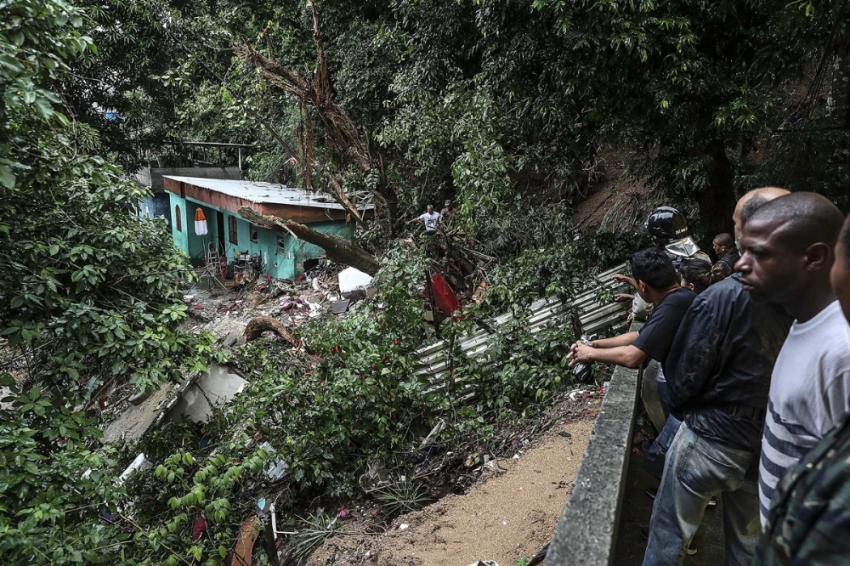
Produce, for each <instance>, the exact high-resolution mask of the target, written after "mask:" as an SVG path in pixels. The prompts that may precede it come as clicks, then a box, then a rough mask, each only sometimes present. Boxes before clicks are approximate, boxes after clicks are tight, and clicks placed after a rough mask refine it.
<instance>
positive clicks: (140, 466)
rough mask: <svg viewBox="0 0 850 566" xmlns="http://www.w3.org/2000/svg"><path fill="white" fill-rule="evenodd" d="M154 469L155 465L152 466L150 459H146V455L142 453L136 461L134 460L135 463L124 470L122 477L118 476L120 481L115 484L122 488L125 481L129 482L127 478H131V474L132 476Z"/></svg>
mask: <svg viewBox="0 0 850 566" xmlns="http://www.w3.org/2000/svg"><path fill="white" fill-rule="evenodd" d="M152 467H153V464H151V463H150V462H149V461H148V459H147V458H145V455H144V453H141V454H139V455H138V456H136V459H135V460H133V462H132V463H131V464H130V465H129V466H127V469H126V470H124V472H123V473H122V474H121V475H120V476H118V481H117V482H115V483H116V485H119V486H120V485H121V484H123V483H124V482H125V481H127V478H129V477H130V474H132V473H133V472H135V471H136V470H147V469H149V468H152Z"/></svg>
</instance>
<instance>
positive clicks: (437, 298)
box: [431, 273, 460, 316]
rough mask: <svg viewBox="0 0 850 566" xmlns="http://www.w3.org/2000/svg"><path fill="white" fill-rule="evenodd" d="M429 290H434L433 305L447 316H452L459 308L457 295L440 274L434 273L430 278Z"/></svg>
mask: <svg viewBox="0 0 850 566" xmlns="http://www.w3.org/2000/svg"><path fill="white" fill-rule="evenodd" d="M431 288H433V289H434V304H435V305H436V306H437V308H438V309H440V310H441V311H443V312H444V313H446V314H447V315H448V316H452V313H454V312H455V311H456V310H458V309H459V308H460V303H459V302H458V300H457V295H455V292H454V291H453V290H452V288H451V286H450V285H449V283H448V281H446V278H445V277H443V276H442V275H441V274H439V273H435V274H434V275H432V276H431Z"/></svg>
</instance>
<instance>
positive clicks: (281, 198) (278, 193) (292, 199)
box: [164, 175, 374, 210]
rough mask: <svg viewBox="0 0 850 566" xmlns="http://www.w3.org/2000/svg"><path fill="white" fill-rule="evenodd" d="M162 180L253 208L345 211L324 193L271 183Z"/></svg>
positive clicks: (367, 207)
mask: <svg viewBox="0 0 850 566" xmlns="http://www.w3.org/2000/svg"><path fill="white" fill-rule="evenodd" d="M164 178H165V179H173V180H175V181H178V182H181V183H186V184H188V185H194V186H196V187H201V188H204V189H208V190H211V191H215V192H218V193H222V194H225V195H228V196H232V197H237V198H241V199H244V200H247V201H249V202H253V203H257V204H260V203H263V204H285V205H289V206H304V207H309V208H325V209H335V210H345V209H344V208H343V206H342V205H341V204H339V203H337V202H336V201H335V200H334V199H333V197H332V196H331V195H329V194H327V193H320V192H308V191H307V190H306V189H295V188H292V187H285V186H283V185H278V184H275V183H261V182H257V181H244V180H242V181H237V180H230V179H203V178H200V177H178V176H174V175H165V176H164ZM357 208H358V209H359V210H371V209H372V208H374V205H372V204H360V205H358V206H357Z"/></svg>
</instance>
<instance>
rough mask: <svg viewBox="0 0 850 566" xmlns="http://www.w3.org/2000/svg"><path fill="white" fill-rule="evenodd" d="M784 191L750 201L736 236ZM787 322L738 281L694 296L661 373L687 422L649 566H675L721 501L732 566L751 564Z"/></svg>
mask: <svg viewBox="0 0 850 566" xmlns="http://www.w3.org/2000/svg"><path fill="white" fill-rule="evenodd" d="M786 194H787V191H783V190H781V189H774V188H772V187H771V188H767V189H759V190H756V191H752V192H750V193H747V194H746V195H744V197H742V198H741V200H740V201H738V206H737V207H736V209H735V217H734V220H735V224H736V227H735V232H736V234H739V233H742V232H743V227H744V226H745V225H746V223H747V222H748V220H749V218H750V217H751V216H752V215H753V214H754V213H755V211H756V210H758V208H759V206H764V205H765V204H766V203H767V202H769V201H771V200H773V199H776V198H780V199H781V198H783V197H784V196H785V195H786ZM790 326H791V317H790V316H789V315H788V313H786V312H785V310H784V309H782V308H781V307H779V306H776V305H772V304H770V303H768V302H767V301H765V300H764V299H761V298H758V297H756V296H754V295H751V294H750V293H748V292H747V291H746V289H745V288H744V287H743V285H742V284H741V281H740V276H739V275H737V274H736V275H733V276H732V277H729V278H727V279H724V280H723V281H721V282H719V283H715V284H714V285H712V286H711V287H709V288H708V289H706V290H705V291H703V292H702V293H701V294H700V295H698V296H697V297H696V299H695V300H694V302H693V303H692V305H691V307H690V309H688V312H687V313H685V316H684V318H683V319H682V322H681V324H680V326H679V330H678V332H677V335H676V338H675V339H674V341H673V344H672V346H671V348H670V353H669V354H668V357H667V365H666V366H665V373H667V383H668V387H669V390H670V404H671V406H672V412H673V413H674V414H676V415H678V416H679V417H681V419H682V421H683V422H682V424H681V426H680V427H679V430H678V431H677V432H676V436H675V437H674V438H673V442H672V443H671V445H670V448H669V450H668V452H667V454H666V457H665V463H664V474H663V477H662V479H661V485H660V486H659V488H658V495H657V496H656V498H655V504H654V506H653V508H652V520H651V523H650V531H649V541H648V543H647V547H646V554H645V556H644V561H643V564H644V566H656V565H678V564H681V563H682V561H683V560H684V556H685V552H686V549H687V548H688V547H689V545H690V542H691V539H692V538H693V536H694V534H695V533H696V530H697V527H698V526H699V524H700V522H701V521H702V516H703V514H704V512H705V508H706V506H707V505H708V502H709V501H710V500H711V498H712V497H713V496H715V495H719V494H721V493H722V494H723V523H724V540H725V544H726V564H728V565H736V566H738V565H740V566H744V565H749V563H750V561H751V559H752V553H753V549H754V547H755V543H756V540H757V538H758V533H759V531H760V524H759V499H758V486H757V483H756V479H757V470H758V466H757V464H758V456H759V453H760V450H761V436H762V427H763V426H764V418H765V413H766V408H767V397H768V391H769V388H770V375H771V371H772V370H773V364H774V362H775V361H776V356H777V355H778V354H779V350H780V348H781V347H782V343H783V342H784V341H785V337H786V335H787V334H788V329H789V327H790Z"/></svg>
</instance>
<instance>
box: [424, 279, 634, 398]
mask: <svg viewBox="0 0 850 566" xmlns="http://www.w3.org/2000/svg"><path fill="white" fill-rule="evenodd" d="M626 268H627V266H626V264H620V265H617V266H616V267H614V268H612V269H609V270H608V271H604V272H602V273H600V274H598V275H597V276H596V277H595V278H594V279H592V280H591V282H589V284H588V286H587V289H586V290H585V291H583V292H582V293H580V294H579V295H577V296H576V298H575V299H574V300H573V301H571V302H570V303H568V304H566V305H565V304H562V303H561V301H559V300H557V299H540V300H538V301H535V302H534V303H532V304H531V306H530V307H529V310H530V315H529V316H528V318H527V319H526V324H527V328H528V331H529V332H530V333H531V334H537V333H538V332H540V330H541V329H543V328H545V327H546V326H547V325H550V324H557V325H564V324H566V325H570V324H571V322H570V313H571V312H575V313H576V314H577V315H578V317H579V320H581V323H582V329H583V332H584V334H586V335H592V334H599V333H602V332H604V331H607V330H609V329H611V328H612V327H615V326H624V325H625V323H626V319H627V315H628V309H629V306H630V303H614V302H599V300H598V297H599V295H600V293H602V292H605V291H610V292H623V291H624V286H623V285H622V284H620V283H617V282H615V281H614V280H613V279H612V276H613V275H614V274H616V273H623V272H624V271H625V270H626ZM511 320H513V315H512V314H510V313H507V314H502V315H499V316H497V317H496V318H495V319H493V321H492V322H491V323H490V325H489V326H491V327H498V326H503V325H505V324H507V323H508V322H510V321H511ZM494 339H495V336H493V335H492V334H491V333H490V332H488V331H487V330H485V329H484V328H479V329H478V330H476V331H475V332H473V333H471V334H469V335H468V336H466V337H464V338H462V339H460V340H459V341H458V347H459V348H460V350H461V351H462V352H463V353H465V354H466V355H467V356H469V357H471V358H475V359H477V360H479V361H480V362H481V363H486V353H487V351H488V350H489V349H490V346H491V345H492V343H493V341H494ZM447 347H448V344H447V343H446V342H445V341H444V340H443V341H440V342H436V343H434V344H431V345H430V346H426V347H424V348H421V349H420V350H419V351H418V352H416V354H417V356H418V358H419V359H418V367H417V369H416V372H415V375H416V376H417V377H419V378H423V379H428V381H429V382H430V383H431V385H432V389H431V392H432V393H434V394H437V393H443V392H445V390H446V388H447V386H448V377H449V376H448V374H449V358H448V352H447ZM470 387H471V384H468V383H467V384H465V383H463V380H456V381H455V384H454V395H455V398H456V399H459V400H471V399H472V398H473V396H474V393H472V392H470V391H468V389H469V388H470Z"/></svg>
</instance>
